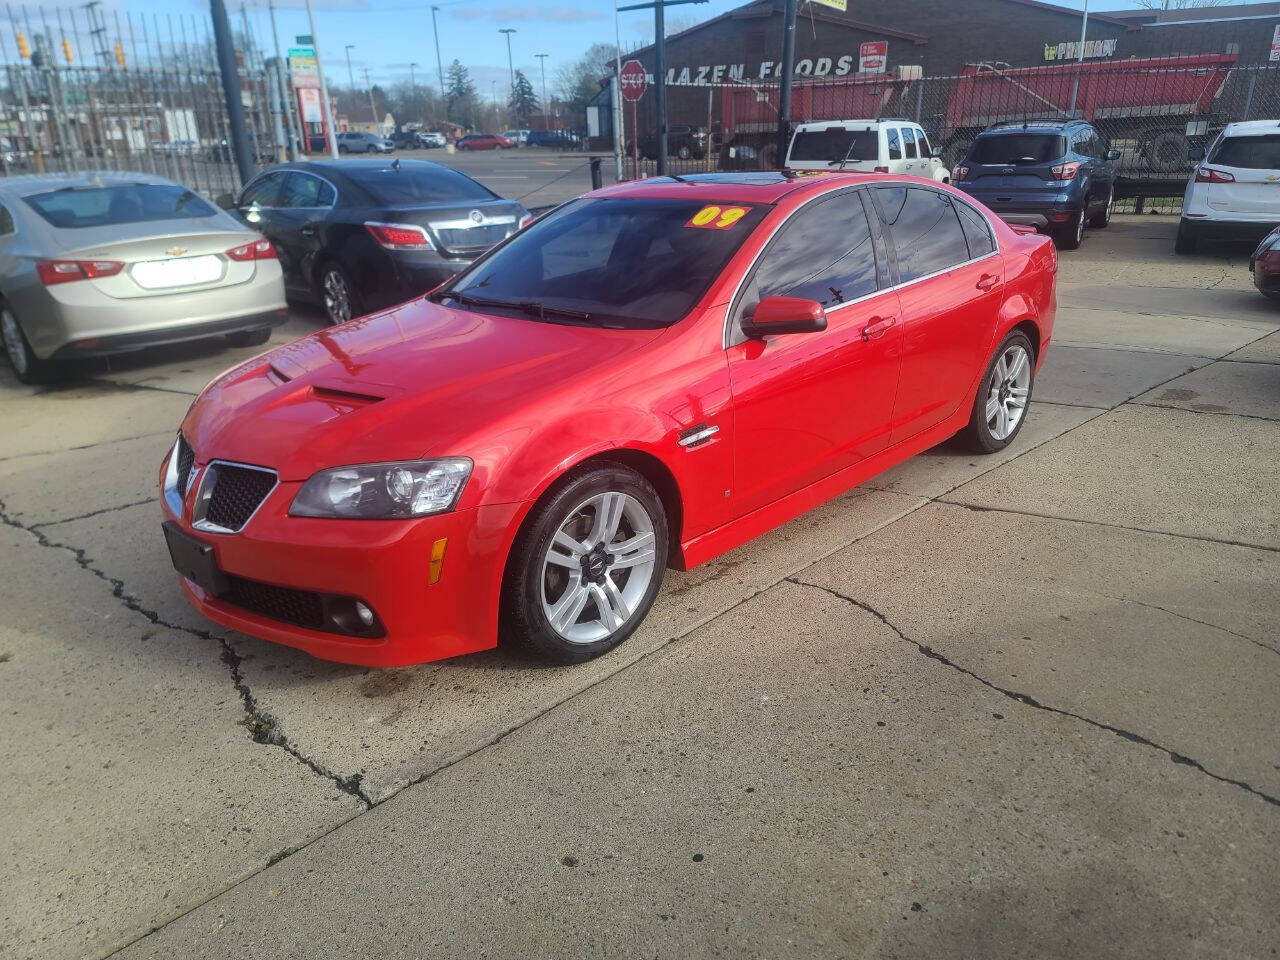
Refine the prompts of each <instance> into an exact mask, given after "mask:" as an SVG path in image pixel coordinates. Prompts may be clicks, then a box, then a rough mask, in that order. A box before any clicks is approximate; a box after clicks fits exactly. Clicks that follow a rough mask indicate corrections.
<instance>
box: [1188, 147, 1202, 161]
mask: <svg viewBox="0 0 1280 960" xmlns="http://www.w3.org/2000/svg"><path fill="white" fill-rule="evenodd" d="M1187 159H1188V160H1203V159H1204V147H1188V148H1187Z"/></svg>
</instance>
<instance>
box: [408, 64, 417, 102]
mask: <svg viewBox="0 0 1280 960" xmlns="http://www.w3.org/2000/svg"><path fill="white" fill-rule="evenodd" d="M417 66H418V65H417V64H416V63H411V64H409V89H410V90H412V91H413V92H414V94H415V95H416V94H417V92H418V79H417V77H416V75H415V74H414V72H413V71H414V70H415V69H417Z"/></svg>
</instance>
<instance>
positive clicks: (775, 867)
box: [0, 154, 1280, 960]
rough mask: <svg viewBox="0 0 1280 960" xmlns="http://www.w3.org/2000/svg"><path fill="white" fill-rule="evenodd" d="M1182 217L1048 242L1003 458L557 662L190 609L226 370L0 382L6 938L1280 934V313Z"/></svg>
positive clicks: (404, 949) (87, 953)
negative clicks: (1041, 353) (215, 618)
mask: <svg viewBox="0 0 1280 960" xmlns="http://www.w3.org/2000/svg"><path fill="white" fill-rule="evenodd" d="M532 162H533V163H535V164H536V161H532ZM557 162H559V161H557ZM564 162H566V163H567V162H568V161H564ZM461 163H476V164H477V165H483V166H485V168H486V169H492V170H493V171H497V173H493V174H490V175H491V176H497V175H498V173H501V172H506V171H510V173H511V175H513V176H515V175H525V174H522V173H520V171H525V170H531V169H532V168H531V167H530V166H529V164H530V163H531V160H530V159H527V158H526V157H524V156H522V155H519V154H512V155H509V156H508V155H504V156H502V157H496V158H487V157H486V158H480V157H477V158H475V159H474V160H473V159H472V158H464V159H463V160H462V161H461ZM508 164H510V166H508ZM527 175H529V176H533V174H532V173H529V174H527ZM494 182H498V181H494ZM511 182H512V183H514V182H515V181H511ZM531 183H532V181H531ZM506 192H509V193H512V194H514V193H515V192H516V191H506ZM1173 228H1174V224H1173V223H1171V222H1169V221H1168V220H1161V219H1160V218H1154V217H1152V218H1136V217H1121V218H1118V219H1117V221H1116V222H1115V223H1114V224H1113V226H1112V228H1111V229H1109V230H1107V231H1105V232H1096V233H1090V234H1089V235H1087V237H1086V240H1085V244H1084V247H1083V248H1082V249H1081V250H1079V251H1076V252H1073V253H1064V254H1063V255H1062V257H1061V276H1060V285H1059V300H1060V310H1059V317H1058V325H1057V330H1056V336H1055V343H1054V346H1053V347H1052V350H1051V352H1050V354H1049V356H1048V358H1047V361H1046V367H1045V370H1044V372H1043V374H1042V375H1041V376H1040V377H1039V378H1038V380H1037V383H1036V386H1035V401H1034V403H1033V405H1032V408H1031V411H1030V415H1029V416H1030V418H1029V420H1028V422H1027V425H1026V428H1025V429H1024V430H1023V432H1022V434H1021V435H1020V436H1019V438H1018V439H1017V441H1016V442H1015V443H1014V444H1013V445H1011V446H1010V447H1009V448H1008V449H1007V450H1005V451H1003V452H1002V453H1001V454H999V455H997V456H994V457H977V456H974V455H972V454H969V453H967V452H964V451H962V450H960V449H959V448H957V447H954V446H952V445H950V444H943V445H941V446H939V447H937V448H935V449H934V450H931V451H928V452H927V453H925V454H923V455H921V456H919V457H916V458H915V459H913V460H911V461H909V462H908V463H906V464H903V465H901V466H900V467H898V468H896V469H894V470H892V471H890V472H889V473H887V474H885V475H883V476H881V477H878V478H876V479H875V480H874V481H872V482H871V483H868V484H867V485H865V486H864V487H862V488H859V489H857V490H855V491H852V492H850V493H849V494H847V495H845V496H843V497H840V498H838V499H836V500H834V501H832V502H830V503H828V504H826V505H825V506H823V507H821V508H819V509H817V510H814V511H812V512H811V513H809V514H807V515H805V516H803V517H801V518H799V519H797V520H795V521H794V522H792V523H790V524H787V525H786V526H784V527H782V528H780V529H778V530H776V531H773V532H772V533H770V534H768V535H766V536H764V537H761V538H760V539H759V540H757V541H756V542H754V543H752V544H750V545H748V546H746V547H744V548H741V549H739V550H736V551H734V552H732V553H731V554H729V555H727V556H725V557H722V558H719V559H718V560H716V561H714V562H712V563H710V564H708V565H706V566H705V567H702V568H699V569H697V570H694V571H691V572H689V573H669V574H668V576H667V579H666V581H665V583H664V586H663V589H662V592H661V594H660V596H659V599H658V602H657V604H656V606H655V608H654V610H653V612H652V614H651V616H650V618H649V620H648V621H647V622H646V623H645V624H644V625H643V626H642V627H641V628H640V629H639V630H638V631H637V632H636V633H635V634H634V635H633V636H632V637H631V638H630V639H629V640H628V641H627V642H626V643H625V644H623V645H622V646H621V647H619V648H618V649H617V650H615V651H613V652H612V653H611V654H609V655H608V656H606V657H604V658H601V659H600V660H597V661H595V662H593V663H590V664H584V665H581V666H576V667H557V668H549V667H544V666H540V665H537V664H533V663H530V662H528V661H527V660H523V659H521V658H519V657H517V656H514V655H512V654H510V653H507V652H505V651H501V650H499V651H494V652H492V653H486V654H482V655H477V656H470V657H462V658H458V659H456V660H452V661H446V662H443V663H436V664H429V665H426V666H421V667H413V668H406V669H399V670H366V669H359V668H353V667H344V666H339V665H335V664H328V663H323V662H320V661H316V660H312V659H310V658H309V657H307V656H306V655H305V654H302V653H299V652H297V651H294V650H290V649H286V648H282V647H276V646H272V645H270V644H267V643H263V642H260V641H257V640H254V639H251V638H249V637H245V636H242V635H239V634H235V633H233V632H230V631H225V630H221V629H219V628H217V627H214V626H213V625H212V624H209V623H207V622H205V621H203V620H201V619H200V618H199V617H198V616H196V615H195V614H194V613H193V612H192V611H191V610H190V609H189V608H188V607H187V606H186V604H185V603H184V602H183V600H182V597H181V595H180V594H179V591H178V586H177V583H176V582H175V576H174V574H173V571H172V570H171V568H170V565H169V559H168V556H167V554H166V552H165V548H164V545H163V541H162V539H161V536H160V532H159V519H160V513H159V508H158V507H157V505H156V502H155V497H156V492H155V469H156V466H157V465H158V463H159V461H160V459H161V457H162V455H163V453H164V451H165V449H166V448H167V447H168V446H169V444H170V443H171V442H172V439H173V431H174V429H175V426H176V424H177V423H178V422H179V421H180V419H181V418H182V416H183V413H184V412H185V410H186V409H187V406H188V404H189V403H190V402H191V400H192V397H193V395H194V394H195V393H196V392H197V391H199V390H200V389H201V387H203V385H204V384H205V383H206V382H208V381H209V380H210V379H211V378H212V377H213V376H215V375H216V374H218V373H219V372H220V371H222V370H223V369H225V368H227V367H228V366H230V365H232V364H234V363H236V362H238V361H239V360H241V359H243V358H244V357H246V356H248V355H249V354H250V353H251V351H245V350H234V349H230V348H227V347H225V346H224V345H223V344H221V343H219V342H213V343H203V344H194V345H186V346H182V347H173V348H168V349H165V350H155V351H148V352H144V353H140V354H136V355H133V356H130V357H126V358H120V359H117V360H115V361H113V362H112V363H111V364H110V365H106V364H103V365H100V366H97V367H95V368H92V369H89V370H87V371H86V373H87V376H86V378H85V379H84V380H81V381H79V382H74V383H69V384H66V385H62V386H59V387H50V388H41V389H35V388H28V387H22V386H20V385H18V384H17V383H16V382H14V381H13V379H12V378H11V377H10V376H9V374H8V372H7V371H3V372H0V707H2V708H3V716H4V723H3V727H2V729H3V733H0V764H3V768H4V770H5V771H6V776H5V777H4V778H3V781H2V782H0V808H2V809H3V810H4V811H5V815H4V817H3V819H2V820H0V861H2V862H3V863H5V864H6V865H7V869H6V870H5V871H4V876H3V879H0V943H3V949H2V950H0V953H3V954H4V956H5V957H6V958H7V957H14V958H33V960H34V958H38V960H46V958H47V960H53V958H58V960H68V958H70V960H76V958H92V957H111V956H118V957H121V958H128V960H135V958H143V957H154V958H164V960H172V958H189V957H208V958H219V960H224V958H259V957H273V958H292V957H297V958H299V960H302V958H306V960H313V958H316V957H325V958H329V957H351V958H362V960H367V958H375V957H393V956H394V957H421V958H427V957H430V958H435V957H442V958H443V957H449V958H453V957H467V958H483V957H501V958H507V957H516V956H520V957H529V956H547V957H551V956H554V957H628V958H630V957H636V958H639V957H646V958H651V957H662V958H668V957H670V958H681V960H685V958H695V957H696V958H701V957H711V956H725V957H734V958H744V957H760V958H768V960H780V958H793V957H794V958H804V960H808V958H813V957H847V958H853V957H858V958H890V957H910V958H922V957H943V956H945V957H973V958H979V957H980V958H995V957H1015V956H1018V957H1034V958H1037V960H1046V958H1071V960H1075V958H1080V957H1091V958H1109V957H1116V958H1121V957H1122V958H1125V960H1131V958H1147V957H1149V958H1153V960H1156V958H1158V960H1170V958H1202V957H1215V958H1245V957H1248V958H1257V957H1269V956H1273V955H1274V954H1275V950H1276V944H1277V943H1280V858H1277V856H1276V851H1277V850H1278V849H1280V738H1278V737H1277V736H1276V731H1277V730H1278V729H1280V642H1278V641H1277V638H1278V637H1280V467H1278V464H1280V332H1277V331H1280V313H1277V311H1276V308H1275V305H1274V304H1272V303H1270V302H1268V301H1266V300H1264V299H1263V298H1261V297H1260V296H1259V295H1258V294H1257V293H1256V292H1255V291H1254V290H1253V289H1252V288H1251V287H1250V285H1249V283H1248V272H1247V266H1246V262H1245V260H1244V259H1243V258H1242V257H1241V256H1239V255H1238V254H1237V253H1236V252H1234V251H1224V250H1212V249H1211V250H1208V251H1206V252H1205V253H1203V254H1202V255H1200V256H1196V257H1188V258H1177V259H1174V258H1173V256H1172V253H1171V249H1172V237H1173ZM318 326H319V320H318V318H317V317H315V316H314V315H313V314H301V313H300V314H298V315H296V316H295V317H294V318H293V319H292V320H291V321H290V322H289V324H288V325H287V326H286V327H284V328H282V329H281V330H279V331H277V334H276V336H275V337H274V342H277V343H278V342H283V341H284V339H286V338H288V337H292V336H297V335H300V334H303V333H306V332H308V331H310V330H314V329H316V328H317V327H318Z"/></svg>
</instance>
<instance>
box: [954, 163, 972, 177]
mask: <svg viewBox="0 0 1280 960" xmlns="http://www.w3.org/2000/svg"><path fill="white" fill-rule="evenodd" d="M968 175H969V168H968V167H966V166H965V165H964V164H959V165H958V166H957V167H956V168H955V169H954V170H952V171H951V179H952V180H963V179H964V178H965V177H967V176H968Z"/></svg>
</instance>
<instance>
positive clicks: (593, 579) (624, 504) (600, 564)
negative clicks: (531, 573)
mask: <svg viewBox="0 0 1280 960" xmlns="http://www.w3.org/2000/svg"><path fill="white" fill-rule="evenodd" d="M656 562H657V557H656V555H655V553H654V528H653V518H652V517H650V516H649V512H648V511H647V510H646V509H645V507H644V506H643V505H642V504H641V503H640V501H639V500H637V499H636V498H635V497H632V496H631V495H629V494H626V493H620V492H617V491H606V492H605V493H599V494H596V495H595V496H593V497H591V498H590V499H588V500H586V501H584V502H583V503H581V504H579V505H578V506H577V507H576V508H574V509H573V510H571V511H570V512H569V514H568V515H567V516H566V517H565V519H564V521H563V522H562V523H561V524H560V525H559V526H558V527H557V528H556V532H555V535H554V536H552V538H551V543H550V544H548V546H547V551H546V554H545V555H544V557H543V562H542V577H541V582H542V612H543V614H544V615H545V616H546V618H547V623H548V624H550V626H551V629H552V630H554V631H555V632H556V633H557V634H559V635H560V636H561V637H563V638H564V639H565V640H567V641H569V642H570V643H582V644H588V643H595V642H597V641H599V640H603V639H605V638H606V637H609V636H611V635H612V634H614V633H617V632H618V631H619V630H621V629H622V628H623V627H624V626H625V625H626V624H627V623H628V621H630V620H631V618H632V616H633V615H635V613H636V612H637V610H638V609H639V607H640V606H641V604H642V601H643V600H644V597H645V595H646V593H647V591H648V589H649V584H650V583H651V582H652V580H653V576H654V570H655V566H656Z"/></svg>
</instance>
